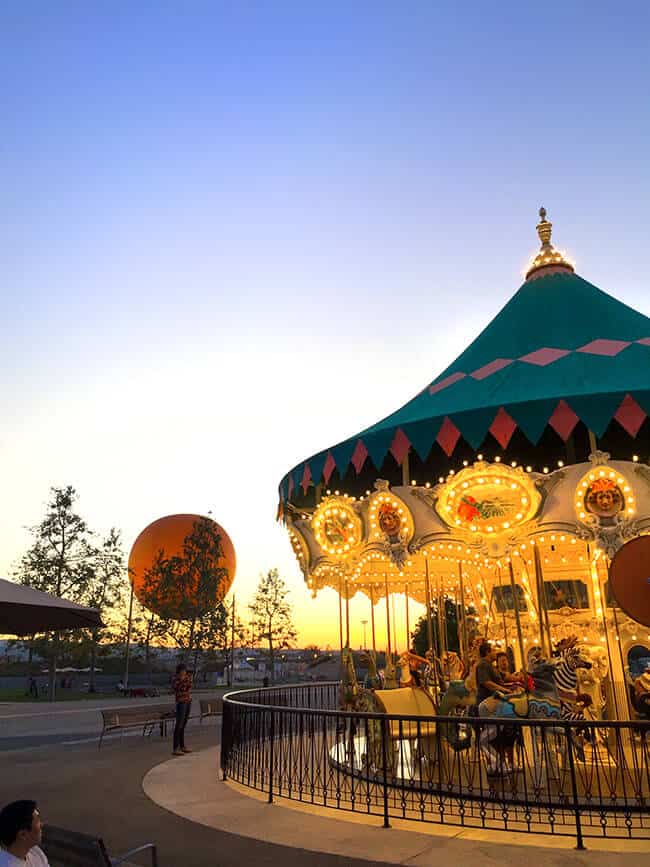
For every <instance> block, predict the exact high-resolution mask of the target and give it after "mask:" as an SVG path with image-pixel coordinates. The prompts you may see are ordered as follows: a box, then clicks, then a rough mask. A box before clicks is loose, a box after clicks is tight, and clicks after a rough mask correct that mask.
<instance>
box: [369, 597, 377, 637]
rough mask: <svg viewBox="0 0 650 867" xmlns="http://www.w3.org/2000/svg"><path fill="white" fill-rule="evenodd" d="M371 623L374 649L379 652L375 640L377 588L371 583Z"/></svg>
mask: <svg viewBox="0 0 650 867" xmlns="http://www.w3.org/2000/svg"><path fill="white" fill-rule="evenodd" d="M370 623H371V624H372V651H373V653H377V642H376V640H375V588H374V587H373V586H372V584H371V585H370Z"/></svg>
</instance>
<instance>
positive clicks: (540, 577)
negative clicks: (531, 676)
mask: <svg viewBox="0 0 650 867" xmlns="http://www.w3.org/2000/svg"><path fill="white" fill-rule="evenodd" d="M533 558H534V561H535V575H536V577H537V583H538V586H539V590H538V591H537V593H538V596H539V607H540V612H541V611H542V610H543V611H544V625H545V626H546V641H547V644H548V648H547V649H548V658H549V659H550V658H551V657H552V656H553V642H552V640H551V624H550V622H549V619H548V609H547V607H546V599H545V598H544V572H543V571H542V558H541V556H540V553H539V547H538V545H537V543H535V544H534V545H533ZM539 628H540V631H541V629H542V623H541V618H540V624H539Z"/></svg>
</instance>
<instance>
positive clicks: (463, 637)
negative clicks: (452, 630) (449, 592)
mask: <svg viewBox="0 0 650 867" xmlns="http://www.w3.org/2000/svg"><path fill="white" fill-rule="evenodd" d="M458 581H459V583H460V628H461V640H460V652H461V654H462V656H463V659H467V656H468V653H469V651H468V646H467V625H466V623H465V588H464V587H463V567H462V566H461V562H460V560H459V561H458Z"/></svg>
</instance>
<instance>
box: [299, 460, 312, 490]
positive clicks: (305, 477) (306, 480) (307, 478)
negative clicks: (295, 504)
mask: <svg viewBox="0 0 650 867" xmlns="http://www.w3.org/2000/svg"><path fill="white" fill-rule="evenodd" d="M310 482H311V469H310V467H309V464H305V469H304V471H303V474H302V479H301V480H300V487H301V488H302V492H303V494H306V493H307V488H308V487H309V484H310Z"/></svg>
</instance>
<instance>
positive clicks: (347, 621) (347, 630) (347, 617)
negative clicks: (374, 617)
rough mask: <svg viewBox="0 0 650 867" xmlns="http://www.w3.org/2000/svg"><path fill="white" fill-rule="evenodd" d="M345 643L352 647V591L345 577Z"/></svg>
mask: <svg viewBox="0 0 650 867" xmlns="http://www.w3.org/2000/svg"><path fill="white" fill-rule="evenodd" d="M345 644H346V646H347V647H350V593H349V590H348V579H347V578H346V579H345Z"/></svg>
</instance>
